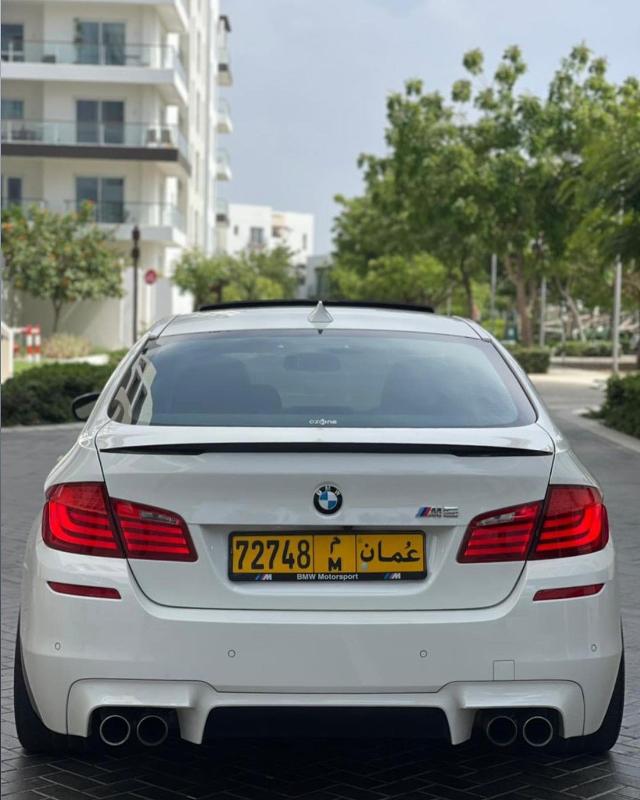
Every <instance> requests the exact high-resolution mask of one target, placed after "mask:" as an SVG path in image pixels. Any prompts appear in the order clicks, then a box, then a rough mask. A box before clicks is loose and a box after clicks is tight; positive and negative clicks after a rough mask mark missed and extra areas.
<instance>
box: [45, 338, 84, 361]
mask: <svg viewBox="0 0 640 800" xmlns="http://www.w3.org/2000/svg"><path fill="white" fill-rule="evenodd" d="M90 352H91V342H90V341H89V340H88V339H84V338H83V337H82V336H74V335H73V334H71V333H54V334H53V336H52V337H51V338H50V339H45V341H44V342H43V344H42V355H43V356H44V357H45V358H81V357H82V356H88V355H89V353H90Z"/></svg>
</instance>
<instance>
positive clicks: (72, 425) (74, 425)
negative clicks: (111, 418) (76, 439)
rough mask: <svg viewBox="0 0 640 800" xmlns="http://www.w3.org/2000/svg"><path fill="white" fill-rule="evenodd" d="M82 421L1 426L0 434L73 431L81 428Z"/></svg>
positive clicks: (82, 426) (82, 425)
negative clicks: (0, 432)
mask: <svg viewBox="0 0 640 800" xmlns="http://www.w3.org/2000/svg"><path fill="white" fill-rule="evenodd" d="M82 428H84V422H61V423H59V424H58V425H11V426H9V427H5V426H4V425H3V426H2V435H3V436H4V435H5V434H7V433H29V432H30V431H74V430H78V431H79V430H82Z"/></svg>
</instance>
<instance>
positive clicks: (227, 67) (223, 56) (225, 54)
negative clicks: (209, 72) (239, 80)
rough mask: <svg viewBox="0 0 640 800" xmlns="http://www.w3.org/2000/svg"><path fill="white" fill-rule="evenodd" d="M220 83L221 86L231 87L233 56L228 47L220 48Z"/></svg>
mask: <svg viewBox="0 0 640 800" xmlns="http://www.w3.org/2000/svg"><path fill="white" fill-rule="evenodd" d="M218 83H219V84H220V86H231V84H232V83H233V79H232V77H231V55H230V53H229V48H228V47H218Z"/></svg>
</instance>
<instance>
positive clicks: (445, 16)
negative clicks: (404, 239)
mask: <svg viewBox="0 0 640 800" xmlns="http://www.w3.org/2000/svg"><path fill="white" fill-rule="evenodd" d="M221 10H222V13H226V14H228V16H229V18H230V21H231V27H232V33H231V38H230V50H231V63H232V72H233V79H234V84H233V86H232V87H231V88H230V89H226V90H222V93H223V95H224V96H225V97H227V99H228V100H229V102H230V104H231V113H232V119H233V124H234V131H233V133H232V134H231V135H225V136H221V137H220V140H219V144H220V146H222V147H225V148H226V149H227V150H228V151H229V153H230V157H231V165H232V170H233V180H232V181H231V182H230V183H229V184H219V189H220V194H221V195H223V196H225V197H226V198H227V199H228V200H230V201H232V202H236V203H255V204H260V205H270V206H273V207H274V208H276V209H278V210H280V211H301V212H310V213H313V214H314V215H315V230H316V235H315V248H314V249H315V252H316V253H327V252H329V251H330V250H331V227H332V223H333V219H334V217H335V216H336V213H337V208H338V207H337V206H336V204H335V202H334V196H335V195H336V194H343V195H346V196H354V195H357V194H360V193H361V191H362V181H361V175H360V172H359V170H358V168H357V164H356V161H357V158H358V155H359V154H360V153H363V152H366V153H383V152H384V128H385V98H386V96H387V95H388V93H389V92H391V91H395V90H399V89H401V88H402V86H403V84H404V82H405V80H407V79H408V78H412V77H419V78H421V79H422V80H423V81H424V85H425V90H426V91H431V90H439V91H441V92H443V93H444V94H448V92H449V89H450V87H451V84H452V83H453V81H454V80H457V79H458V78H461V77H464V70H463V68H462V63H461V61H462V55H463V53H464V52H465V51H467V50H470V49H472V48H475V47H480V48H481V49H482V50H483V51H484V54H485V62H486V67H487V69H488V70H490V71H492V70H493V68H494V66H495V65H496V63H497V61H498V60H499V58H500V56H501V54H502V52H503V51H504V49H505V48H506V47H507V46H509V45H511V44H518V45H520V47H521V48H522V50H523V54H524V58H525V61H526V62H527V64H528V71H527V74H526V75H525V76H524V77H523V79H522V82H521V87H522V88H523V89H526V90H529V91H533V92H535V93H538V94H544V93H545V90H546V87H547V85H548V82H549V80H550V78H551V77H552V75H553V72H554V71H555V69H556V68H557V67H558V65H559V62H560V60H561V58H562V57H563V56H565V55H567V54H568V52H569V50H570V49H571V47H572V46H573V45H574V44H577V43H580V42H582V41H585V42H586V43H587V44H588V45H589V47H591V48H592V49H593V50H594V52H595V53H596V54H597V55H603V56H606V57H607V60H608V62H609V74H610V77H611V78H612V79H615V80H617V81H621V80H623V79H624V78H625V77H627V76H628V75H636V76H637V75H640V0H221Z"/></svg>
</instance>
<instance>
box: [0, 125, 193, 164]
mask: <svg viewBox="0 0 640 800" xmlns="http://www.w3.org/2000/svg"><path fill="white" fill-rule="evenodd" d="M1 131H2V134H1V137H2V142H3V143H4V144H10V143H16V144H51V145H73V146H78V147H84V146H86V147H95V146H104V147H145V148H146V147H148V148H175V149H177V150H178V151H179V152H180V153H181V154H182V155H183V156H184V157H185V158H188V156H189V148H188V145H187V140H186V138H185V136H184V134H183V133H182V131H181V130H180V129H179V128H178V126H177V125H155V124H149V123H140V124H138V123H125V122H63V121H56V120H48V121H39V120H23V119H19V120H13V119H3V120H2V126H1Z"/></svg>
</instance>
